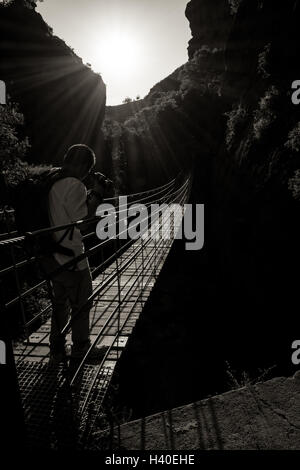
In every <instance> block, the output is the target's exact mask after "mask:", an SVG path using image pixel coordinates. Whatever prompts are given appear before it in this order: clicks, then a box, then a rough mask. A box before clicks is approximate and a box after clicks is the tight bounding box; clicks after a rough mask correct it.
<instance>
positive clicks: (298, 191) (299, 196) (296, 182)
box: [289, 170, 300, 201]
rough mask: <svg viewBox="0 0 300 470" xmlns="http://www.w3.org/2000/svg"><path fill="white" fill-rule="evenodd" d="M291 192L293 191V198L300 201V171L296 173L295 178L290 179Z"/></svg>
mask: <svg viewBox="0 0 300 470" xmlns="http://www.w3.org/2000/svg"><path fill="white" fill-rule="evenodd" d="M289 190H290V191H292V194H293V197H294V198H295V199H296V200H297V201H300V170H297V171H295V174H294V176H293V178H290V180H289Z"/></svg>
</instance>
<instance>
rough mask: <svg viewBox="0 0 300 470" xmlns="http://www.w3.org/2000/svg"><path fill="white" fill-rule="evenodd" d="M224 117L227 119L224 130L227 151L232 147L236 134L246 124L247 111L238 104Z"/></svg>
mask: <svg viewBox="0 0 300 470" xmlns="http://www.w3.org/2000/svg"><path fill="white" fill-rule="evenodd" d="M225 116H227V117H228V120H227V130H226V146H227V149H228V150H231V149H232V147H233V145H234V141H235V139H236V136H237V134H238V133H239V131H240V130H241V129H242V127H243V125H244V124H245V122H246V118H247V111H246V109H245V108H244V107H243V106H242V105H241V103H239V104H238V105H237V106H233V108H232V110H231V111H229V112H228V113H225Z"/></svg>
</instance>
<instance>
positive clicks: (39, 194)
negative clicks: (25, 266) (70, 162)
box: [15, 168, 74, 256]
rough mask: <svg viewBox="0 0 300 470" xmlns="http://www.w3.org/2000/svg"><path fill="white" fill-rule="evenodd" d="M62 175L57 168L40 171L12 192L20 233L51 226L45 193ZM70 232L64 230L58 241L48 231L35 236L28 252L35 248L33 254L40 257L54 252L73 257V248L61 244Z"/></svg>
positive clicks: (71, 230) (47, 193)
mask: <svg viewBox="0 0 300 470" xmlns="http://www.w3.org/2000/svg"><path fill="white" fill-rule="evenodd" d="M65 177H66V176H65V175H64V173H63V171H62V170H61V169H60V168H54V169H51V170H43V171H41V172H40V173H39V174H37V175H36V176H35V177H34V178H30V179H27V180H26V181H24V182H22V183H21V184H20V185H19V186H18V188H17V192H16V195H15V218H16V225H17V229H18V231H19V232H20V233H22V234H30V233H32V232H36V231H38V230H42V229H47V228H50V226H51V223H50V219H49V213H48V195H49V192H50V190H51V188H52V186H53V185H54V183H56V182H57V181H59V180H61V179H63V178H65ZM72 232H73V228H71V229H67V230H66V231H65V232H64V234H63V236H62V237H61V238H60V240H58V241H55V240H54V238H53V235H52V234H51V233H48V234H44V235H41V236H38V237H34V240H33V243H31V245H32V246H31V247H29V248H30V251H32V249H33V248H34V251H35V254H37V255H42V256H43V255H52V254H53V253H62V254H64V255H67V256H74V252H73V250H71V249H69V248H65V247H63V246H61V245H60V243H61V242H62V241H63V240H64V239H65V238H66V236H67V235H68V234H70V233H72ZM33 245H34V247H33ZM27 248H28V247H27Z"/></svg>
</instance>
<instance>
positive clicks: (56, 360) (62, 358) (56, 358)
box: [48, 352, 67, 366]
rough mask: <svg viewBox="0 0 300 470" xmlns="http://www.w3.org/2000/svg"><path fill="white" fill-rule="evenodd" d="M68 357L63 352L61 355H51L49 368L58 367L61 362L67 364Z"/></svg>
mask: <svg viewBox="0 0 300 470" xmlns="http://www.w3.org/2000/svg"><path fill="white" fill-rule="evenodd" d="M66 360H67V356H66V354H65V353H63V352H59V353H50V359H49V362H48V364H49V366H57V365H58V364H60V363H61V362H66Z"/></svg>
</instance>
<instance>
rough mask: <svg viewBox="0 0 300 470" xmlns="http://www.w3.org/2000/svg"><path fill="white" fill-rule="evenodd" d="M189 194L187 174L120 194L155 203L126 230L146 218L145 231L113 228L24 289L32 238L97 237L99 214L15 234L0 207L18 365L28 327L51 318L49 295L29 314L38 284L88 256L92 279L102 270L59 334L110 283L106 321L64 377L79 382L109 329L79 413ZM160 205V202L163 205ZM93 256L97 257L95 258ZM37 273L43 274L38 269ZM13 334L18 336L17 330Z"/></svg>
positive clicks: (6, 304)
mask: <svg viewBox="0 0 300 470" xmlns="http://www.w3.org/2000/svg"><path fill="white" fill-rule="evenodd" d="M189 192H190V178H189V176H188V175H187V176H183V175H180V177H178V178H176V179H174V180H172V181H170V182H168V183H167V184H165V185H163V186H161V187H159V188H155V189H151V190H149V191H145V192H142V193H136V194H132V195H128V196H124V198H125V197H126V203H127V201H130V204H135V205H140V204H143V205H144V206H145V207H146V208H147V209H150V207H153V205H156V206H159V207H158V208H157V209H156V210H155V211H152V212H151V215H150V214H149V213H148V214H147V215H146V216H145V217H144V218H143V219H139V220H138V221H137V222H136V223H135V224H131V225H130V227H131V228H137V227H139V226H141V225H142V224H143V222H145V226H146V227H147V230H146V229H145V231H144V232H143V231H140V232H139V236H138V238H136V239H131V238H128V237H127V238H126V237H124V239H123V236H125V235H126V233H127V234H128V227H127V228H125V229H123V230H119V231H117V232H116V236H115V237H114V238H113V239H110V238H108V239H107V240H102V241H100V242H99V239H97V240H96V241H95V243H94V244H93V245H92V246H90V247H88V248H86V251H85V253H83V254H81V255H79V256H76V257H73V258H72V260H70V261H68V262H66V263H64V264H63V265H61V266H59V267H58V268H57V269H55V270H54V271H53V272H51V273H50V274H48V275H47V276H45V274H44V275H43V277H42V278H41V279H38V280H37V281H36V282H34V283H33V285H31V286H27V287H25V288H24V285H22V280H23V277H24V274H25V275H26V272H28V271H26V270H28V269H30V270H31V271H32V270H33V269H32V268H34V267H38V266H39V263H40V254H38V253H37V252H35V249H36V248H35V247H36V242H37V241H38V240H39V239H40V237H43V236H45V235H49V234H53V233H55V232H58V231H61V230H69V229H74V227H76V228H78V229H81V230H82V229H86V228H88V227H91V226H92V227H93V229H92V230H91V231H89V233H85V234H84V235H83V239H84V241H91V242H92V239H93V237H95V239H96V236H95V226H96V224H97V223H98V222H99V220H101V218H102V216H100V215H98V216H96V217H93V218H91V219H88V220H84V221H82V220H81V221H77V222H74V223H73V224H66V225H64V226H59V227H51V228H46V229H43V230H39V231H36V232H33V233H27V234H22V235H19V234H18V232H17V231H16V230H15V229H14V227H13V224H12V223H11V218H12V215H13V214H12V213H11V212H10V213H9V214H5V211H4V214H5V217H6V218H7V224H6V225H7V231H6V233H5V234H3V235H2V236H1V237H0V253H5V256H4V258H5V261H9V260H11V261H12V263H11V264H9V265H8V266H7V265H5V266H3V263H1V265H0V266H1V269H0V282H2V286H3V285H7V284H5V282H4V281H5V279H9V280H10V281H12V280H14V282H15V284H14V288H9V289H8V290H7V291H6V292H5V294H4V299H3V298H2V301H1V309H2V312H1V315H10V314H11V313H12V312H13V315H12V317H13V319H14V321H16V319H17V323H18V326H19V327H20V329H21V333H22V335H23V337H25V338H26V340H25V342H24V344H25V347H24V354H21V355H20V356H19V358H18V364H19V366H22V361H24V360H26V358H27V356H28V348H27V347H26V346H27V345H29V335H30V332H31V331H33V328H34V327H36V326H37V325H38V324H39V323H40V322H41V321H42V320H43V319H45V318H48V317H49V316H50V313H51V309H52V306H51V301H50V299H49V301H48V303H47V305H44V306H43V308H40V309H39V311H37V312H35V313H34V314H33V315H32V317H31V318H28V315H27V310H26V301H27V300H28V299H29V298H30V297H31V296H32V295H36V293H37V292H39V290H40V289H41V288H44V287H49V279H51V278H52V277H54V276H56V275H58V274H59V273H60V272H63V270H65V269H67V268H70V267H72V266H74V263H78V262H79V261H81V260H83V259H93V266H92V269H91V272H92V276H93V279H98V278H99V275H100V274H101V273H104V275H103V278H102V279H101V281H99V283H98V284H97V285H96V286H95V287H94V289H93V292H92V294H91V295H90V296H89V297H88V298H87V299H86V301H85V302H83V303H82V305H79V307H78V310H77V311H76V312H73V314H72V317H71V318H69V319H68V321H67V323H66V324H65V326H64V327H63V328H62V329H61V335H62V336H65V335H66V334H67V333H68V332H69V331H70V330H71V328H72V326H73V324H74V322H75V321H76V320H77V319H78V318H80V315H81V313H82V311H83V309H84V308H85V307H86V304H87V303H88V304H90V305H94V304H96V303H97V302H98V301H99V299H101V296H103V295H105V294H106V293H107V292H108V291H110V290H111V288H112V286H113V285H114V286H116V294H115V296H114V298H113V302H114V304H113V302H112V303H111V305H110V307H111V308H112V310H111V311H110V312H109V314H108V316H106V318H105V320H103V324H102V326H101V328H100V329H99V331H98V333H97V335H96V336H95V338H94V339H93V341H92V342H91V345H90V347H89V348H88V350H87V351H86V353H85V355H84V357H83V358H82V359H81V360H80V363H79V364H77V366H76V368H75V369H74V370H72V372H71V374H68V375H67V376H66V380H67V381H68V384H69V386H70V387H73V386H76V385H78V383H80V380H81V378H82V374H83V371H84V367H85V364H86V361H87V359H88V357H89V355H90V353H91V351H92V350H93V349H94V348H95V346H96V345H97V344H98V343H99V341H100V340H101V338H102V337H103V336H104V335H105V332H106V331H108V330H111V329H112V327H113V328H114V334H113V337H112V342H111V344H110V346H109V347H108V348H107V351H106V353H105V355H104V357H103V358H102V360H101V362H100V363H99V364H97V366H96V367H95V371H94V376H93V378H92V379H91V382H90V384H89V385H88V387H87V390H86V393H85V398H84V400H83V401H82V403H81V406H80V410H79V414H81V415H83V414H84V413H86V410H87V408H88V405H89V403H90V399H91V395H92V393H93V388H94V386H95V384H96V383H97V381H98V378H99V375H100V374H101V370H102V369H103V368H104V366H105V363H106V361H107V360H108V358H109V357H110V356H111V354H112V351H113V350H115V351H117V354H118V351H119V347H118V346H119V340H120V337H121V336H122V332H123V331H124V329H125V328H126V325H127V323H128V321H129V319H130V312H131V311H133V310H134V308H135V307H136V305H137V304H138V303H139V302H143V300H142V299H143V292H144V290H145V289H146V288H147V286H148V284H149V282H150V279H151V278H152V277H154V278H155V277H156V272H157V267H158V265H159V263H160V261H161V259H163V258H164V256H165V255H166V253H167V252H168V251H169V249H170V246H171V244H172V242H173V240H174V238H175V236H176V231H177V230H178V228H179V225H180V224H181V221H182V217H183V215H184V204H185V203H186V202H187V200H188V197H189ZM121 201H122V202H121V203H119V205H118V206H117V207H116V210H115V216H116V218H115V221H114V222H113V223H114V224H116V226H118V222H119V220H120V217H122V215H123V212H124V211H126V203H125V202H124V199H122V200H121ZM104 202H105V203H109V204H112V203H114V204H113V205H115V206H116V203H117V198H110V199H107V200H105V201H104ZM171 204H177V206H178V207H177V210H176V211H175V213H170V214H167V219H166V217H165V211H166V208H167V207H168V206H169V205H171ZM161 206H164V208H163V209H162V208H161ZM146 222H147V224H146ZM164 224H168V226H169V228H171V233H170V234H169V238H167V237H164V234H163V231H164ZM105 250H107V253H106V255H104V254H103V253H104V251H105ZM4 258H2V259H4ZM99 258H100V259H99ZM96 259H97V261H95V260H96ZM108 267H110V271H109V273H106V271H105V270H107V268H108ZM129 269H131V270H132V278H130V277H129V278H128V279H127V281H126V283H125V284H124V283H123V284H122V283H121V279H122V275H123V273H124V272H126V270H129ZM145 272H147V273H148V272H149V273H150V274H149V276H148V279H147V280H146V282H144V277H145ZM40 275H42V273H41V274H40ZM132 279H133V280H132ZM4 290H5V289H4ZM2 292H3V288H2ZM133 292H135V293H136V296H135V298H134V301H133V302H132V305H131V307H132V309H131V310H130V311H129V312H127V313H126V315H122V305H125V304H126V302H127V301H128V298H130V296H131V295H132V293H133ZM9 297H10V298H9ZM112 305H113V307H112ZM103 315H104V313H103ZM99 318H102V317H101V315H100V317H98V319H97V321H99ZM92 326H93V322H92ZM18 334H20V332H19V333H18Z"/></svg>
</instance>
